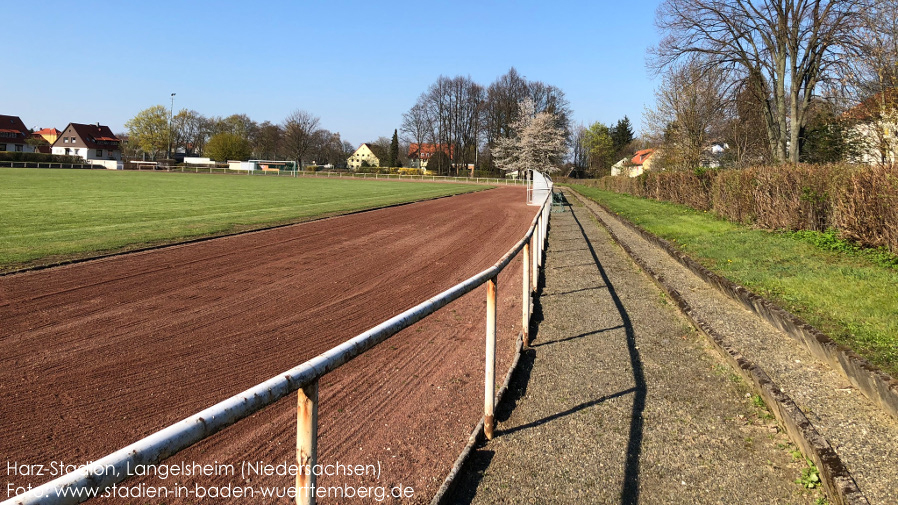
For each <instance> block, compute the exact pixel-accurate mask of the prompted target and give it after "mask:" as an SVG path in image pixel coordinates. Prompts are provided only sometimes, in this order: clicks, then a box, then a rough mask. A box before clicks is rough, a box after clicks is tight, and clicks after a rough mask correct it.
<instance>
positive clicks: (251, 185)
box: [0, 168, 484, 271]
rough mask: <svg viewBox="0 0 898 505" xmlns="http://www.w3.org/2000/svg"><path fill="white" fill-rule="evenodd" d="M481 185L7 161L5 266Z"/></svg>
mask: <svg viewBox="0 0 898 505" xmlns="http://www.w3.org/2000/svg"><path fill="white" fill-rule="evenodd" d="M482 189H484V187H483V186H472V185H462V184H443V183H440V184H428V183H409V182H383V181H364V180H337V179H314V178H296V179H294V178H288V177H250V176H246V175H202V174H200V175H197V174H176V173H152V172H125V171H102V170H42V169H16V168H0V271H8V270H13V269H17V268H21V267H24V266H29V265H39V264H52V263H56V262H59V261H65V260H69V259H73V258H81V257H90V256H96V255H98V254H103V253H108V252H115V251H123V250H129V249H136V248H141V247H146V246H150V245H157V244H165V243H171V242H177V241H182V240H185V239H189V238H195V237H201V236H208V235H219V234H226V233H233V232H237V231H243V230H248V229H253V228H260V227H264V226H266V225H274V224H282V223H290V222H298V221H303V220H308V219H311V218H314V217H319V216H327V215H334V214H340V213H346V212H352V211H356V210H362V209H367V208H372V207H379V206H384V205H390V204H396V203H401V202H409V201H414V200H421V199H427V198H434V197H438V196H444V195H451V194H457V193H465V192H470V191H477V190H482Z"/></svg>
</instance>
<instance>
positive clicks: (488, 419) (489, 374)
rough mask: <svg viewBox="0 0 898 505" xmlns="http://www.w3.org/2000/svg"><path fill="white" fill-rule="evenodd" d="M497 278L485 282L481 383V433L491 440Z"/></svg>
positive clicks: (494, 379)
mask: <svg viewBox="0 0 898 505" xmlns="http://www.w3.org/2000/svg"><path fill="white" fill-rule="evenodd" d="M498 280H499V276H498V275H496V276H495V277H493V278H491V279H490V280H488V281H487V282H486V373H485V378H484V381H483V393H484V395H483V433H484V434H485V435H486V438H487V440H492V439H493V433H494V431H495V428H496V418H495V415H494V412H493V409H494V407H495V402H496V282H497V281H498Z"/></svg>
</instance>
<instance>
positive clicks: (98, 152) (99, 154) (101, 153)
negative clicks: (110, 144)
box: [97, 149, 103, 158]
mask: <svg viewBox="0 0 898 505" xmlns="http://www.w3.org/2000/svg"><path fill="white" fill-rule="evenodd" d="M101 156H103V150H102V149H97V158H99V157H101Z"/></svg>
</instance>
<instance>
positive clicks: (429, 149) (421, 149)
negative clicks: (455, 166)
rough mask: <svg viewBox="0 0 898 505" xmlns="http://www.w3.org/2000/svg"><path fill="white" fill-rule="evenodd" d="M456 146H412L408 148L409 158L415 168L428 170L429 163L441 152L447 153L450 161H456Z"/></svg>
mask: <svg viewBox="0 0 898 505" xmlns="http://www.w3.org/2000/svg"><path fill="white" fill-rule="evenodd" d="M454 147H455V146H452V145H448V144H411V145H409V146H408V157H409V160H411V163H412V166H413V167H415V168H425V169H426V168H427V162H428V161H429V160H430V158H431V157H432V156H433V155H434V154H436V153H437V152H439V151H443V152H444V153H446V156H449V160H451V161H455V149H454Z"/></svg>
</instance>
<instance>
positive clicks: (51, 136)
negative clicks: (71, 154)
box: [31, 128, 60, 144]
mask: <svg viewBox="0 0 898 505" xmlns="http://www.w3.org/2000/svg"><path fill="white" fill-rule="evenodd" d="M59 133H60V132H59V130H57V129H56V128H42V129H40V130H38V131H36V132H34V133H32V134H31V135H32V136H34V137H40V138H42V139H44V140H46V141H47V143H49V144H53V142H56V139H58V138H59Z"/></svg>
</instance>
